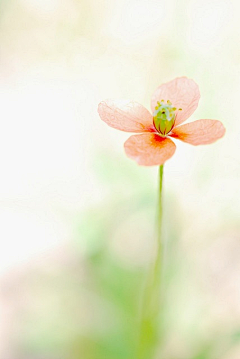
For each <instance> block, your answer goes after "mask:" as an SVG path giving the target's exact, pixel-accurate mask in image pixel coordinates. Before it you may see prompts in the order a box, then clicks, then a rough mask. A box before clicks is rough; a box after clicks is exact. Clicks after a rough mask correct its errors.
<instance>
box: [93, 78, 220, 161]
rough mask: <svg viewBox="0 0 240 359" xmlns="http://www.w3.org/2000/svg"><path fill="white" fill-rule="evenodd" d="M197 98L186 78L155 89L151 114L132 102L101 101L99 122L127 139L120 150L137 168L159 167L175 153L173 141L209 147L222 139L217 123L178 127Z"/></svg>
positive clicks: (190, 110)
mask: <svg viewBox="0 0 240 359" xmlns="http://www.w3.org/2000/svg"><path fill="white" fill-rule="evenodd" d="M199 99H200V92H199V88H198V85H197V84H196V83H195V82H194V81H193V80H191V79H188V78H186V77H180V78H176V79H174V80H172V81H170V82H167V83H165V84H163V85H161V86H159V87H158V88H157V89H156V91H155V92H154V94H153V96H152V101H151V108H152V114H151V113H150V112H149V111H148V110H147V109H146V108H144V107H143V106H142V105H140V104H138V103H137V102H133V101H114V100H106V101H102V102H101V103H100V104H99V105H98V113H99V115H100V117H101V119H102V120H103V121H104V122H106V123H107V124H108V125H109V126H111V127H113V128H116V129H118V130H121V131H125V132H134V133H138V134H137V135H133V136H131V137H129V139H128V140H127V141H126V142H125V144H124V148H125V152H126V154H127V156H128V157H130V158H132V159H134V160H135V161H136V162H137V163H138V164H139V165H143V166H154V165H162V164H163V163H164V162H165V161H167V160H168V159H169V158H170V157H172V155H173V154H174V152H175V150H176V145H175V144H174V142H173V141H172V140H171V138H170V137H172V138H177V139H179V140H182V141H184V142H187V143H190V144H191V145H194V146H197V145H205V144H210V143H213V142H215V141H216V140H218V139H219V138H221V137H223V135H224V133H225V128H224V126H223V124H222V123H221V122H220V121H218V120H197V121H194V122H191V123H187V124H185V125H182V126H179V125H180V124H181V123H183V122H184V121H186V120H187V119H188V118H189V117H190V116H191V115H192V114H193V112H194V111H195V110H196V108H197V106H198V102H199Z"/></svg>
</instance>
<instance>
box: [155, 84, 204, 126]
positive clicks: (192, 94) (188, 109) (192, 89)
mask: <svg viewBox="0 0 240 359" xmlns="http://www.w3.org/2000/svg"><path fill="white" fill-rule="evenodd" d="M199 99H200V92H199V87H198V85H197V84H196V83H195V82H194V81H193V80H191V79H188V78H187V77H178V78H176V79H174V80H172V81H170V82H167V83H165V84H162V85H161V86H159V87H158V88H157V89H156V90H155V92H154V93H153V96H152V101H151V107H152V111H154V109H155V106H156V105H157V101H161V100H164V101H167V100H170V101H171V102H172V105H173V106H174V107H176V108H177V110H176V121H175V126H177V125H179V124H180V123H182V122H184V121H185V120H187V119H188V118H189V117H190V116H191V115H192V114H193V112H194V111H195V110H196V108H197V106H198V102H199ZM179 108H181V109H182V110H181V111H179V110H178V109H179Z"/></svg>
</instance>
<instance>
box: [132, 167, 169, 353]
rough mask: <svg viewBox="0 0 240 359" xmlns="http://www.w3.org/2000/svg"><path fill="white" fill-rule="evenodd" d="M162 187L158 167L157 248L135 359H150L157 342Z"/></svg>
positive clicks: (143, 307)
mask: <svg viewBox="0 0 240 359" xmlns="http://www.w3.org/2000/svg"><path fill="white" fill-rule="evenodd" d="M162 187H163V165H161V166H160V167H159V197H158V214H157V248H156V255H155V258H154V261H153V263H152V266H151V268H150V271H149V274H148V278H147V283H146V288H145V291H144V294H143V303H142V313H141V320H140V336H139V345H138V352H137V358H138V359H152V358H153V357H154V352H155V349H156V346H157V342H158V323H159V313H160V305H161V303H160V299H161V293H160V287H161V269H162V209H163V205H162Z"/></svg>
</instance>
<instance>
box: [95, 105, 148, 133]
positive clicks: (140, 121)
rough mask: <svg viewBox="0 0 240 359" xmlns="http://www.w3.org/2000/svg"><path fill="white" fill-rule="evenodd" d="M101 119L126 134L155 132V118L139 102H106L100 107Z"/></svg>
mask: <svg viewBox="0 0 240 359" xmlns="http://www.w3.org/2000/svg"><path fill="white" fill-rule="evenodd" d="M98 113H99V115H100V117H101V119H102V120H103V121H104V122H106V123H107V124H108V125H109V126H111V127H113V128H116V129H118V130H121V131H125V132H149V131H150V132H153V131H154V127H153V117H152V115H151V114H150V112H149V111H148V110H147V109H146V108H145V107H143V106H142V105H140V104H139V103H137V102H133V101H127V100H117V101H116V100H106V101H102V102H101V103H100V104H99V105H98Z"/></svg>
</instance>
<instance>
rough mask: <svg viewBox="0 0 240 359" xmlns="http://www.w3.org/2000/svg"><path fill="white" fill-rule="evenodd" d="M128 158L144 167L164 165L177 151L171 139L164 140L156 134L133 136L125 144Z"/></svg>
mask: <svg viewBox="0 0 240 359" xmlns="http://www.w3.org/2000/svg"><path fill="white" fill-rule="evenodd" d="M124 148H125V152H126V154H127V156H128V157H130V158H132V159H133V160H135V161H136V162H137V163H138V164H139V165H142V166H157V165H162V164H163V163H164V162H165V161H167V160H168V159H169V158H170V157H172V155H173V154H174V152H175V150H176V145H175V144H174V143H173V141H172V140H170V138H163V137H160V136H159V135H157V134H155V133H144V134H141V135H133V136H131V137H129V139H128V140H127V141H126V142H125V143H124Z"/></svg>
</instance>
